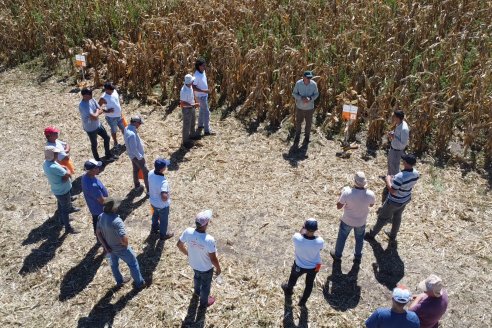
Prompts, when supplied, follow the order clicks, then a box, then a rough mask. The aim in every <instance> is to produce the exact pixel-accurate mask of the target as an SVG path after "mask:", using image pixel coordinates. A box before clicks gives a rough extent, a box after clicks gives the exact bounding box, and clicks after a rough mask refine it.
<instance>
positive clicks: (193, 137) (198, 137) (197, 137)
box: [190, 135, 201, 140]
mask: <svg viewBox="0 0 492 328" xmlns="http://www.w3.org/2000/svg"><path fill="white" fill-rule="evenodd" d="M190 139H191V140H200V139H201V137H200V136H199V135H196V136H191V137H190Z"/></svg>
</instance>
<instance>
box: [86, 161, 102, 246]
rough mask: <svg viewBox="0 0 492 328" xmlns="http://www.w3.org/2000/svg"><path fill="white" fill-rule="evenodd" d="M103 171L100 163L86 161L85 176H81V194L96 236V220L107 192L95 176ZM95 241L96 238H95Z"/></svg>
mask: <svg viewBox="0 0 492 328" xmlns="http://www.w3.org/2000/svg"><path fill="white" fill-rule="evenodd" d="M102 169H103V165H102V162H101V161H96V160H95V159H91V160H88V161H86V162H85V163H84V170H85V174H84V175H83V176H82V179H81V184H82V192H83V193H84V198H85V202H86V203H87V207H88V208H89V211H90V212H91V215H92V228H93V229H94V235H95V234H96V228H97V219H98V217H99V215H100V214H101V213H102V212H103V204H104V200H105V199H106V197H108V190H107V189H106V187H105V186H104V185H103V183H102V182H101V180H99V179H98V178H97V175H98V174H99V173H100V172H101V170H102ZM96 241H97V237H96Z"/></svg>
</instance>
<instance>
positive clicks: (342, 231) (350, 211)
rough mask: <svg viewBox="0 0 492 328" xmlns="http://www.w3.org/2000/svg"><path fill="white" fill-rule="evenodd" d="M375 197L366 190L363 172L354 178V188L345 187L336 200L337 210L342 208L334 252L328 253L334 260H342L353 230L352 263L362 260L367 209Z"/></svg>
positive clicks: (371, 192)
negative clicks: (353, 249) (353, 247)
mask: <svg viewBox="0 0 492 328" xmlns="http://www.w3.org/2000/svg"><path fill="white" fill-rule="evenodd" d="M375 202H376V197H375V195H374V192H373V191H371V190H369V189H367V180H366V176H365V174H364V173H363V172H357V173H355V176H354V186H353V187H352V188H351V187H345V188H343V190H342V194H341V195H340V198H339V199H338V203H337V208H338V209H342V208H343V215H342V217H341V219H340V227H339V229H338V238H337V242H336V246H335V249H334V250H331V251H330V255H331V257H333V259H334V260H340V259H341V258H342V253H343V249H344V247H345V241H346V240H347V237H348V235H349V234H350V231H351V230H352V229H354V236H355V253H354V262H360V260H361V258H362V248H363V246H364V233H365V229H366V222H367V216H368V215H369V208H370V207H372V206H374V203H375Z"/></svg>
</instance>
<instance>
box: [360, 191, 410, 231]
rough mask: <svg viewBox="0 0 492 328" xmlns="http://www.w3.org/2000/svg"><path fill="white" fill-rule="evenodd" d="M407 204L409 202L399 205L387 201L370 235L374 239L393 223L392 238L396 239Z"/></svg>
mask: <svg viewBox="0 0 492 328" xmlns="http://www.w3.org/2000/svg"><path fill="white" fill-rule="evenodd" d="M407 204H408V202H407V203H405V204H398V203H395V202H393V201H391V200H389V199H386V201H385V202H384V204H383V207H381V209H380V210H379V215H378V219H377V221H376V224H375V225H374V227H372V229H371V231H369V235H370V236H372V237H374V236H376V235H377V234H378V233H379V232H380V231H381V229H383V227H384V226H385V225H386V224H387V223H390V222H392V225H391V232H390V238H391V239H396V235H397V234H398V231H399V230H400V225H401V216H402V214H403V210H404V209H405V206H407Z"/></svg>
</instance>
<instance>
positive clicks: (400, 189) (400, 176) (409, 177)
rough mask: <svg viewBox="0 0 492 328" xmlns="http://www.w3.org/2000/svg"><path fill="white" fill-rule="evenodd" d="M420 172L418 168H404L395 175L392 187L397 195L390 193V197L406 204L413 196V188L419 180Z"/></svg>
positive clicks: (394, 200)
mask: <svg viewBox="0 0 492 328" xmlns="http://www.w3.org/2000/svg"><path fill="white" fill-rule="evenodd" d="M419 177H420V174H419V172H418V171H417V170H416V169H411V170H403V171H401V172H399V173H397V174H396V175H395V177H394V178H393V182H392V183H391V188H393V189H394V190H395V191H396V195H393V194H391V193H390V194H388V199H389V200H391V201H392V202H395V203H398V204H406V203H408V202H409V201H410V200H411V198H412V189H413V187H414V186H415V184H416V183H417V181H418V180H419Z"/></svg>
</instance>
